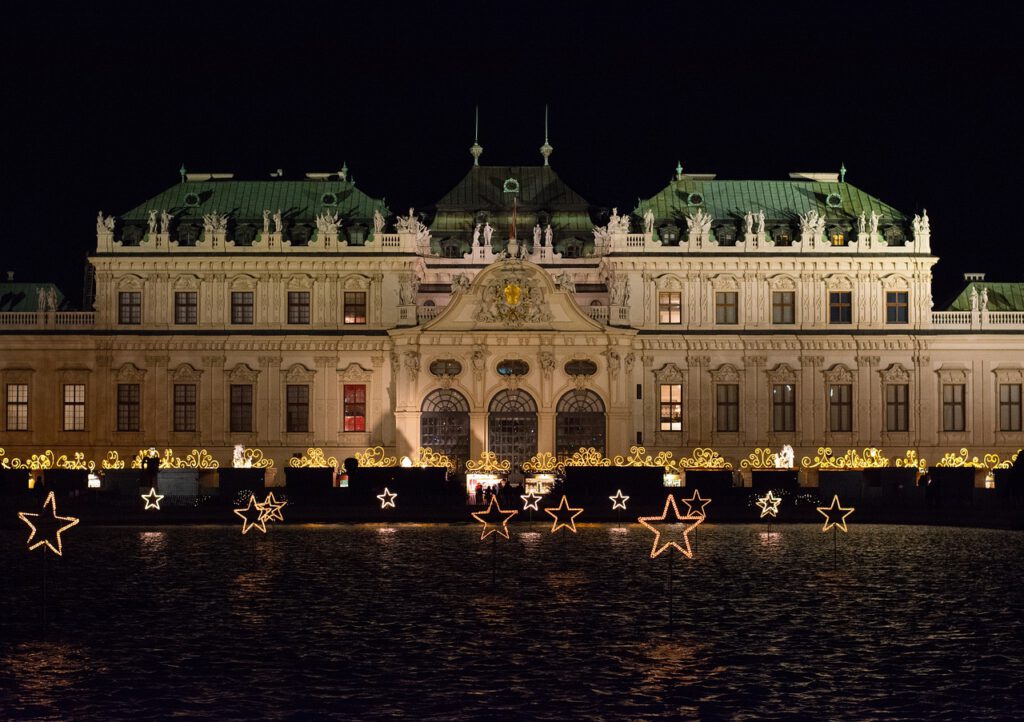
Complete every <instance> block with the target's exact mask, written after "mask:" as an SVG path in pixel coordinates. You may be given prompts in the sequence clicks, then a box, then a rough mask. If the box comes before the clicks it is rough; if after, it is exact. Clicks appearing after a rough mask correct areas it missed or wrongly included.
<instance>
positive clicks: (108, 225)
mask: <svg viewBox="0 0 1024 722" xmlns="http://www.w3.org/2000/svg"><path fill="white" fill-rule="evenodd" d="M113 230H114V217H113V216H104V215H103V211H100V212H99V213H97V214H96V232H97V233H111V232H113Z"/></svg>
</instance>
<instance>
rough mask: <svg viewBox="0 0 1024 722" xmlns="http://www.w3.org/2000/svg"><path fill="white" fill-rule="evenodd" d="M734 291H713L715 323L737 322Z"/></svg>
mask: <svg viewBox="0 0 1024 722" xmlns="http://www.w3.org/2000/svg"><path fill="white" fill-rule="evenodd" d="M738 298H739V293H737V292H736V291H718V292H716V293H715V323H721V324H729V325H731V324H736V323H739V304H738V303H737V299H738Z"/></svg>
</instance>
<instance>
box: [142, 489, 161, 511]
mask: <svg viewBox="0 0 1024 722" xmlns="http://www.w3.org/2000/svg"><path fill="white" fill-rule="evenodd" d="M163 498H164V495H163V494H157V493H156V487H150V488H149V493H148V494H142V500H143V501H145V502H146V508H145V509H143V511H148V510H149V509H156V510H157V511H160V500H161V499H163Z"/></svg>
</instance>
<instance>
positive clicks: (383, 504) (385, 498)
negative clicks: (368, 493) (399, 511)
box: [377, 486, 398, 509]
mask: <svg viewBox="0 0 1024 722" xmlns="http://www.w3.org/2000/svg"><path fill="white" fill-rule="evenodd" d="M377 498H378V499H380V508H381V509H388V508H391V509H394V508H395V499H397V498H398V494H396V493H395V492H393V491H388V488H387V487H386V486H385V487H384V493H383V494H377Z"/></svg>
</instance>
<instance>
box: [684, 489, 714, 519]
mask: <svg viewBox="0 0 1024 722" xmlns="http://www.w3.org/2000/svg"><path fill="white" fill-rule="evenodd" d="M679 498H680V499H681V500H682V502H683V503H684V504H686V516H699V517H700V518H701V519H704V518H706V517H707V512H706V511H705V508H706V507H707V505H708V504H710V503H711V499H702V498H701V496H700V489H694V490H693V496H691V497H690V498H689V499H683V498H682V497H681V496H680V497H679ZM698 505H700V508H698Z"/></svg>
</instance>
